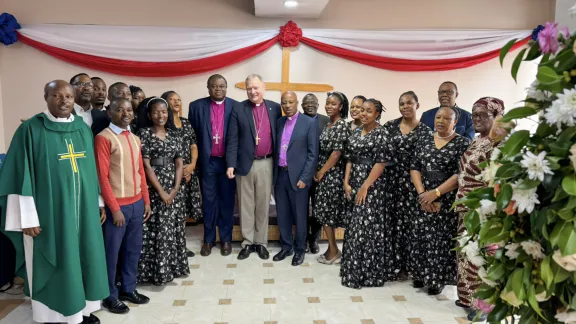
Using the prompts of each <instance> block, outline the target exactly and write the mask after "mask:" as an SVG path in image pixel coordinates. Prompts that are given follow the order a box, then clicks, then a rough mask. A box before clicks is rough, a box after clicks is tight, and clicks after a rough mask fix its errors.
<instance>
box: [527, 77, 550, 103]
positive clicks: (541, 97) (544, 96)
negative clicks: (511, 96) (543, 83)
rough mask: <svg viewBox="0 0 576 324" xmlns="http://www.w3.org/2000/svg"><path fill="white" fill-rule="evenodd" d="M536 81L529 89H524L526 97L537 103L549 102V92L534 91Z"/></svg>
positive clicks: (536, 85)
mask: <svg viewBox="0 0 576 324" xmlns="http://www.w3.org/2000/svg"><path fill="white" fill-rule="evenodd" d="M536 87H538V80H536V81H534V82H532V84H531V85H530V87H529V88H526V95H527V96H528V97H529V98H532V99H534V100H537V101H550V92H549V91H542V90H538V89H536Z"/></svg>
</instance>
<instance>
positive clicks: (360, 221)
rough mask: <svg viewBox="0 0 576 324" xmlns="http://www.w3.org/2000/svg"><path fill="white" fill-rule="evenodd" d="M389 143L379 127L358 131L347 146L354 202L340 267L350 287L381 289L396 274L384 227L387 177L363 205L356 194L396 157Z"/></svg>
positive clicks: (376, 183) (347, 226)
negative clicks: (377, 169)
mask: <svg viewBox="0 0 576 324" xmlns="http://www.w3.org/2000/svg"><path fill="white" fill-rule="evenodd" d="M387 141H388V134H387V130H386V129H385V128H383V127H380V126H379V127H376V128H375V129H373V130H372V131H370V132H369V133H368V134H366V135H364V136H362V132H361V128H360V130H359V131H354V132H353V133H352V135H351V136H350V138H349V140H348V143H347V147H346V157H347V159H348V160H349V161H352V168H351V170H350V180H349V181H350V183H349V184H350V186H351V187H352V202H351V203H350V204H349V206H350V209H349V210H348V212H347V215H346V217H347V225H346V232H345V233H344V246H343V249H342V263H341V268H340V276H341V277H342V285H343V286H346V287H350V288H361V287H381V286H383V285H384V283H385V281H386V280H387V279H388V277H389V273H390V272H391V271H392V269H391V268H390V260H388V257H389V255H390V253H389V252H387V250H388V246H390V244H389V242H387V240H388V239H389V235H388V233H387V231H386V228H385V225H384V222H385V217H386V201H385V199H386V195H385V184H384V181H383V176H380V178H378V180H376V182H374V184H373V185H372V187H370V188H369V189H368V194H367V196H366V200H365V202H364V204H363V205H360V206H357V205H356V204H355V203H354V200H355V199H356V197H355V196H356V192H358V190H359V189H360V187H361V186H362V184H363V183H364V181H365V180H366V179H367V178H368V175H369V174H370V172H371V171H372V167H373V166H374V164H376V163H386V162H388V161H389V160H390V157H391V156H392V155H393V152H391V151H388V149H387V147H388V146H387V143H386V142H387ZM384 172H385V171H384Z"/></svg>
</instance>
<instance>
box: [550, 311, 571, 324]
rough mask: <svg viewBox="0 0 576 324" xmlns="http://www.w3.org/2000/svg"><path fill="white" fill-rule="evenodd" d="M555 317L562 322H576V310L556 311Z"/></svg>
mask: <svg viewBox="0 0 576 324" xmlns="http://www.w3.org/2000/svg"><path fill="white" fill-rule="evenodd" d="M554 317H555V318H556V319H557V320H558V322H561V323H566V324H576V312H569V313H568V312H567V311H562V312H558V313H556V316H554Z"/></svg>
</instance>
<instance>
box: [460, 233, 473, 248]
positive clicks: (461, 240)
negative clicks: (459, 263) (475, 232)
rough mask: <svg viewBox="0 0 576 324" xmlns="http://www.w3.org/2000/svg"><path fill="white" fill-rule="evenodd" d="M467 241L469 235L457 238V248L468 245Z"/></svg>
mask: <svg viewBox="0 0 576 324" xmlns="http://www.w3.org/2000/svg"><path fill="white" fill-rule="evenodd" d="M468 241H470V235H464V236H460V237H459V238H458V246H466V244H468Z"/></svg>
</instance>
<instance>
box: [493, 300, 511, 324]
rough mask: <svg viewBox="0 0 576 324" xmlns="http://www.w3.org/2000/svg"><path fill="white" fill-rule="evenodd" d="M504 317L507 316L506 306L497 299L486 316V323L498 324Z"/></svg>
mask: <svg viewBox="0 0 576 324" xmlns="http://www.w3.org/2000/svg"><path fill="white" fill-rule="evenodd" d="M506 315H508V305H507V304H506V303H504V302H502V300H500V299H499V300H498V301H497V302H496V306H494V309H493V310H492V311H491V312H490V314H488V322H491V323H492V322H497V323H500V322H501V321H502V320H503V319H504V317H506Z"/></svg>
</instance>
